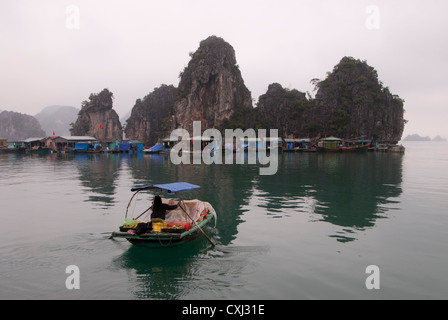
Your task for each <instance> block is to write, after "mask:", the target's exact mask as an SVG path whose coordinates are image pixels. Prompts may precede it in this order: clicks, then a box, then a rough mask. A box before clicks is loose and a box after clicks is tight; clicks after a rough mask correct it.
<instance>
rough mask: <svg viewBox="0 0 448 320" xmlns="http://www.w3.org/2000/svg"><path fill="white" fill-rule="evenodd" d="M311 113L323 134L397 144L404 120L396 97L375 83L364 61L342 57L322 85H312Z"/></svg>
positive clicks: (317, 82)
mask: <svg viewBox="0 0 448 320" xmlns="http://www.w3.org/2000/svg"><path fill="white" fill-rule="evenodd" d="M315 83H316V88H317V89H318V91H317V93H316V99H315V101H314V104H315V107H314V109H313V113H314V114H315V115H317V116H318V117H317V118H315V121H317V123H318V124H319V125H320V126H321V130H322V133H325V134H328V135H336V136H339V137H342V138H350V137H360V136H365V137H366V138H369V139H370V138H372V139H374V140H376V141H380V142H387V143H397V142H398V141H399V140H400V139H401V136H402V134H403V130H404V125H405V123H406V120H404V118H403V114H404V109H403V103H404V100H402V99H401V98H400V97H399V96H397V95H393V94H392V93H391V92H390V91H389V88H387V87H383V84H382V83H381V81H379V80H378V74H377V71H376V70H375V69H374V68H372V67H370V66H369V65H367V63H366V62H365V61H360V60H356V59H354V58H351V57H344V58H342V60H341V61H340V62H339V64H337V65H336V66H335V67H334V69H333V72H331V73H329V74H328V76H327V78H326V79H325V80H323V81H315Z"/></svg>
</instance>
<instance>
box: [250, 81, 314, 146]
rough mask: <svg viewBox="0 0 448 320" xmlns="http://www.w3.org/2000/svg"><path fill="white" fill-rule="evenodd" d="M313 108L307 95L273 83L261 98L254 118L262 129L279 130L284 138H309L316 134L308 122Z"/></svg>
mask: <svg viewBox="0 0 448 320" xmlns="http://www.w3.org/2000/svg"><path fill="white" fill-rule="evenodd" d="M311 107H312V104H311V103H310V101H308V99H307V98H306V94H305V93H303V92H300V91H298V90H295V89H293V90H289V89H285V88H283V87H282V86H281V85H280V84H278V83H273V84H271V85H269V88H268V91H267V92H266V94H264V95H261V96H260V98H259V100H258V104H257V107H256V108H255V109H254V113H255V116H254V118H255V121H256V124H257V126H258V127H260V128H263V129H267V130H269V129H278V134H279V136H280V137H282V138H292V137H294V136H295V137H303V136H309V135H310V133H311V134H312V135H313V134H315V133H313V132H311V129H312V128H310V127H309V123H308V122H307V121H306V120H307V119H308V116H307V112H308V111H309V109H310V108H311Z"/></svg>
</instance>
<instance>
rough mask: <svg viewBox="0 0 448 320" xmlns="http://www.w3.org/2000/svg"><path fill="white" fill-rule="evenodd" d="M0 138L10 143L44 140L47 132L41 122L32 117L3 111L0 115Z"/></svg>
mask: <svg viewBox="0 0 448 320" xmlns="http://www.w3.org/2000/svg"><path fill="white" fill-rule="evenodd" d="M0 137H1V138H3V139H7V140H9V141H20V140H26V139H28V138H44V137H45V131H44V130H42V127H41V125H40V123H39V121H38V120H37V119H36V118H34V117H32V116H30V115H27V114H22V113H18V112H13V111H3V112H2V113H0Z"/></svg>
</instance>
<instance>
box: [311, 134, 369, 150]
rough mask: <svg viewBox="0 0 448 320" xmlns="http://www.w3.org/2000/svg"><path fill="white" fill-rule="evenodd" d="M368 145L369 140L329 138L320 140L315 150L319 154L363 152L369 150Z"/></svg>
mask: <svg viewBox="0 0 448 320" xmlns="http://www.w3.org/2000/svg"><path fill="white" fill-rule="evenodd" d="M370 144H371V141H370V140H359V139H357V140H350V139H340V138H336V137H329V138H323V139H320V141H319V143H318V144H317V147H316V149H317V151H320V152H364V151H367V150H368V149H369V147H370Z"/></svg>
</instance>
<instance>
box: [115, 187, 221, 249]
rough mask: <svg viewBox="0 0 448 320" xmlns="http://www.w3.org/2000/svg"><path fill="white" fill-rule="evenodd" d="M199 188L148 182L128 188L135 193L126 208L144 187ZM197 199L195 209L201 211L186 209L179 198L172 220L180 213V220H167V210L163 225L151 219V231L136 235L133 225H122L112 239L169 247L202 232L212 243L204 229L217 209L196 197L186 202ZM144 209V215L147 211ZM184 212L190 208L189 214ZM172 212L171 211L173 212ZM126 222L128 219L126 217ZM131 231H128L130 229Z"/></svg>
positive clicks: (171, 190) (158, 188)
mask: <svg viewBox="0 0 448 320" xmlns="http://www.w3.org/2000/svg"><path fill="white" fill-rule="evenodd" d="M198 188H200V187H199V186H196V185H193V184H189V183H186V182H176V183H170V184H159V185H151V186H146V187H140V188H133V189H131V191H133V192H135V193H134V195H133V196H132V198H131V200H130V201H129V204H128V207H127V208H129V206H130V204H131V202H132V200H133V198H134V197H135V195H136V194H137V193H139V192H140V191H143V190H154V189H155V190H165V191H168V193H178V192H181V191H188V190H194V189H198ZM196 202H198V204H199V205H198V206H197V207H196V206H194V208H201V209H202V210H201V212H191V211H190V210H189V208H191V206H190V207H188V206H187V204H186V202H185V201H183V200H182V201H181V202H180V203H179V208H178V209H179V210H177V213H176V214H177V217H175V220H176V218H177V220H179V218H178V217H179V214H181V215H182V218H183V219H182V221H179V222H169V218H168V216H169V215H170V213H167V220H166V224H163V225H162V227H160V228H156V224H155V223H154V222H153V228H152V230H151V231H148V232H145V233H143V234H136V233H135V232H133V231H132V230H133V228H132V227H131V228H129V227H127V226H126V225H125V224H123V226H121V227H120V228H119V230H120V231H116V232H113V233H112V235H111V238H123V239H126V240H128V241H129V242H130V243H132V244H134V245H141V246H146V247H171V246H177V245H181V244H184V243H186V242H189V241H192V240H195V239H197V238H198V237H200V236H201V235H204V236H205V237H206V238H207V240H208V241H209V242H210V243H211V244H212V245H213V246H214V245H215V244H214V243H213V241H212V240H211V239H210V238H209V237H208V236H207V235H206V234H205V232H204V228H205V227H207V226H209V225H210V224H211V222H212V221H213V220H214V221H215V222H216V212H215V211H214V209H213V208H212V207H211V205H210V204H208V203H206V202H202V201H198V200H192V201H187V203H189V204H191V203H193V205H194V204H195V203H196ZM148 211H149V209H148V210H146V211H145V212H144V213H143V214H145V213H146V212H148ZM187 211H190V213H188V212H187ZM173 213H174V212H173ZM143 214H141V215H140V216H139V217H137V218H136V219H135V220H134V221H136V220H137V219H138V218H140V217H141V216H142V215H143ZM127 215H128V210H127V209H126V216H125V222H126V219H127ZM128 221H129V220H128ZM130 230H131V231H130Z"/></svg>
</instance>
